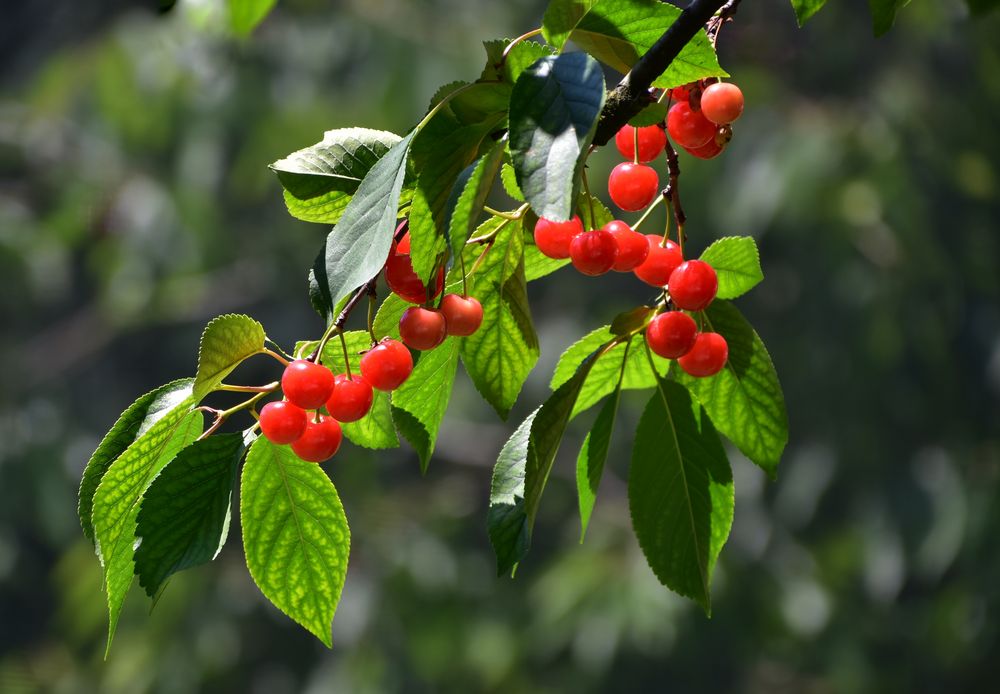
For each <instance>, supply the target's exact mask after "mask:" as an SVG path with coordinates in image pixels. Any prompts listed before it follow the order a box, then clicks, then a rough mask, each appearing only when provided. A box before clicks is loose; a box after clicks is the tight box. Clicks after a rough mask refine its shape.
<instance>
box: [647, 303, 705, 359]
mask: <svg viewBox="0 0 1000 694" xmlns="http://www.w3.org/2000/svg"><path fill="white" fill-rule="evenodd" d="M697 334H698V326H697V325H696V324H695V322H694V319H693V318H691V316H689V315H688V314H686V313H681V312H680V311H667V312H666V313H661V314H660V315H658V316H657V317H656V318H654V319H653V320H652V321H651V322H650V323H649V326H648V327H647V328H646V342H647V343H649V348H650V349H651V350H653V352H655V353H656V354H659V355H660V356H661V357H663V358H664V359H676V358H677V357H682V356H684V355H685V354H687V353H688V352H689V351H690V350H691V348H692V347H694V339H695V336H696V335H697Z"/></svg>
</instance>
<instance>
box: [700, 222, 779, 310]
mask: <svg viewBox="0 0 1000 694" xmlns="http://www.w3.org/2000/svg"><path fill="white" fill-rule="evenodd" d="M701 259H702V260H704V261H705V262H706V263H708V264H709V265H711V266H712V268H713V269H714V270H715V272H716V274H717V275H718V276H719V292H718V294H716V298H719V299H735V298H736V297H738V296H742V295H743V294H746V293H747V292H748V291H750V290H751V289H753V288H754V287H756V286H757V285H758V284H759V283H760V282H761V281H762V280H763V279H764V273H763V272H762V271H761V269H760V254H759V253H758V252H757V244H756V242H754V240H753V239H752V238H750V237H749V236H727V237H725V238H721V239H719V240H718V241H715V242H714V243H712V245H711V246H709V247H708V248H706V249H705V252H704V253H702V254H701Z"/></svg>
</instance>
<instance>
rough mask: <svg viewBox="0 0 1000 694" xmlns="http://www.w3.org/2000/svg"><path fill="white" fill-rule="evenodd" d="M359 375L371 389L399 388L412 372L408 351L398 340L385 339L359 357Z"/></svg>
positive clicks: (386, 389) (387, 389) (411, 360)
mask: <svg viewBox="0 0 1000 694" xmlns="http://www.w3.org/2000/svg"><path fill="white" fill-rule="evenodd" d="M360 366H361V375H362V376H364V378H365V380H366V381H368V382H369V383H370V384H371V386H372V388H376V389H378V390H384V391H390V390H395V389H396V388H399V386H401V385H403V382H404V381H406V379H407V378H409V377H410V373H412V371H413V357H411V356H410V350H408V349H407V348H406V346H405V345H404V344H403V343H402V342H399V341H398V340H393V339H391V338H388V337H387V338H385V339H383V340H382V341H381V342H379V343H378V344H377V345H375V346H374V347H372V348H371V349H370V350H368V351H367V352H365V353H364V354H363V355H362V356H361V364H360Z"/></svg>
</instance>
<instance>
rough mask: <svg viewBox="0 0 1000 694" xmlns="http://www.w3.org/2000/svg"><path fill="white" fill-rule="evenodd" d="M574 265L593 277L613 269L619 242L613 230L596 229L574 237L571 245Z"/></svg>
mask: <svg viewBox="0 0 1000 694" xmlns="http://www.w3.org/2000/svg"><path fill="white" fill-rule="evenodd" d="M569 256H570V258H572V259H573V267H575V268H576V269H577V270H579V271H580V272H582V273H583V274H585V275H590V276H591V277H593V276H595V275H603V274H604V273H605V272H607V271H608V270H610V269H611V267H612V266H613V265H614V264H615V259H616V258H617V257H618V243H617V242H616V241H615V237H614V236H612V235H611V232H609V231H605V230H604V229H594V230H593V231H585V232H584V233H582V234H580V235H579V236H577V237H576V238H575V239H573V243H571V244H570V246H569Z"/></svg>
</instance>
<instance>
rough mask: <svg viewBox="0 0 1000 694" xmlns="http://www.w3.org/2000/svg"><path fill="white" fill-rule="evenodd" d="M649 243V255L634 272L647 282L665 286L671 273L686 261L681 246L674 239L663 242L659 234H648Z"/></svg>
mask: <svg viewBox="0 0 1000 694" xmlns="http://www.w3.org/2000/svg"><path fill="white" fill-rule="evenodd" d="M646 239H647V242H648V244H649V255H648V256H646V259H645V260H644V261H643V262H642V263H641V264H640V265H639V267H637V268H636V269H635V270H633V272H635V276H636V277H638V278H639V279H641V280H642V281H643V282H645V283H646V284H651V285H653V286H654V287H663V286H665V285H666V284H667V282H668V281H669V280H670V274H671V273H672V272H673V271H674V270H676V269H677V268H678V267H679V266H680V264H681V263H683V262H684V256H683V255H681V249H680V246H678V245H677V244H676V243H674V242H673V241H667V243H666V244H665V245H661V244H663V237H662V236H660V235H658V234H646Z"/></svg>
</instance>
